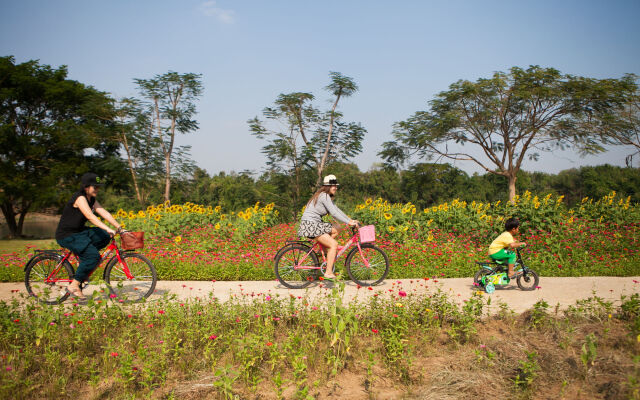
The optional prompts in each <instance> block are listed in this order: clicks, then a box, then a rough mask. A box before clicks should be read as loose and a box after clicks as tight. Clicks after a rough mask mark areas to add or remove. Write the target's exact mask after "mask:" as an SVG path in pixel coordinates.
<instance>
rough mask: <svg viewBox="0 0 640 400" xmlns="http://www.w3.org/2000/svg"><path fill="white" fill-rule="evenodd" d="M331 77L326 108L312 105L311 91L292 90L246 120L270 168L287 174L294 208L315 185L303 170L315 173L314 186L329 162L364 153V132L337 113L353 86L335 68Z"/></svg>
mask: <svg viewBox="0 0 640 400" xmlns="http://www.w3.org/2000/svg"><path fill="white" fill-rule="evenodd" d="M330 76H331V83H330V84H329V85H328V86H327V87H326V89H327V90H329V91H330V92H331V94H332V95H333V96H335V97H334V101H333V106H332V108H331V110H329V111H328V112H324V113H323V112H321V111H320V110H319V109H317V108H316V107H314V106H313V104H312V101H313V100H314V96H313V94H311V93H306V92H293V93H288V94H280V95H279V96H278V98H277V99H276V101H275V104H274V106H273V107H267V108H265V109H264V110H263V112H262V113H263V116H264V117H265V121H261V120H260V119H258V117H255V118H253V119H251V120H249V121H248V124H249V129H250V130H251V133H252V134H253V135H255V136H256V137H258V138H259V139H263V140H266V141H267V144H266V145H265V146H264V147H263V148H262V151H263V153H264V154H265V155H266V156H267V166H268V167H269V169H270V170H271V171H272V172H276V173H286V174H288V175H289V176H290V177H291V178H290V182H291V187H292V190H291V192H292V197H293V203H294V204H295V206H294V208H297V207H298V206H300V201H301V198H302V192H303V190H304V189H303V188H307V187H309V188H312V187H313V181H311V182H307V181H306V180H305V178H304V177H305V176H307V173H306V171H307V170H309V169H312V170H314V171H315V175H316V178H315V181H316V186H317V185H318V184H319V182H320V180H321V178H322V174H323V171H324V170H325V169H326V167H327V165H329V164H330V163H333V162H342V161H347V160H349V159H351V158H353V157H354V156H355V155H357V154H358V153H360V152H361V151H362V139H363V137H364V134H365V133H366V130H365V129H364V128H363V127H362V126H361V125H360V124H358V123H353V122H343V121H342V117H343V116H342V114H341V113H339V112H338V111H336V109H337V107H338V103H339V101H340V99H341V98H343V97H346V96H350V95H352V94H353V93H354V92H355V91H356V90H357V86H356V85H355V83H354V82H353V80H352V79H351V78H348V77H345V76H343V75H341V74H339V73H337V72H332V73H331V74H330ZM305 192H306V191H305ZM305 197H306V196H305Z"/></svg>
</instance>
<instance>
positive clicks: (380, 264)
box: [344, 243, 389, 286]
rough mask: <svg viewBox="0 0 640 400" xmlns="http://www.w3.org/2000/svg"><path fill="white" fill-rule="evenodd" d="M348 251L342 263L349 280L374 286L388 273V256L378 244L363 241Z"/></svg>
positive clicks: (361, 284)
mask: <svg viewBox="0 0 640 400" xmlns="http://www.w3.org/2000/svg"><path fill="white" fill-rule="evenodd" d="M360 249H361V250H362V251H359V250H358V248H357V247H356V248H354V249H353V250H351V251H350V252H349V255H348V256H347V260H346V261H345V263H344V265H345V267H346V268H347V273H348V274H349V277H350V278H351V280H353V281H354V282H355V283H357V284H358V285H360V286H375V285H377V284H379V283H380V282H382V281H383V280H384V278H386V277H387V274H388V273H389V257H387V254H386V253H385V252H384V251H382V249H380V248H379V247H378V246H376V245H374V244H371V243H363V244H361V245H360Z"/></svg>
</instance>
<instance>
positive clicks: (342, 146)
mask: <svg viewBox="0 0 640 400" xmlns="http://www.w3.org/2000/svg"><path fill="white" fill-rule="evenodd" d="M329 76H330V77H331V83H330V84H329V85H327V87H326V88H325V89H327V90H328V91H329V92H330V93H331V94H332V95H333V96H334V98H335V99H334V101H333V106H332V107H331V110H330V111H329V113H328V114H329V116H328V117H329V129H328V130H327V132H326V134H325V133H324V131H322V130H321V131H320V132H319V133H320V134H319V135H317V136H316V138H318V139H320V140H318V145H319V146H318V147H319V148H320V149H322V148H323V147H324V152H322V157H320V161H319V162H318V163H317V168H316V169H317V171H318V179H317V180H316V186H319V185H320V183H321V182H322V173H323V171H324V169H325V167H326V165H327V164H328V163H329V162H331V161H338V160H348V159H350V158H353V157H354V156H355V155H357V154H358V153H360V152H361V151H362V139H363V138H364V134H365V133H366V130H365V129H364V128H363V127H362V126H361V125H360V124H355V123H349V124H344V123H341V122H339V120H340V118H342V114H341V113H338V112H337V111H336V109H337V107H338V103H339V102H340V99H341V98H343V97H349V96H351V95H353V94H354V93H355V92H356V91H358V86H357V85H356V83H355V82H354V80H353V79H352V78H349V77H348V76H344V75H342V74H341V73H339V72H330V73H329ZM341 155H342V157H340V156H341Z"/></svg>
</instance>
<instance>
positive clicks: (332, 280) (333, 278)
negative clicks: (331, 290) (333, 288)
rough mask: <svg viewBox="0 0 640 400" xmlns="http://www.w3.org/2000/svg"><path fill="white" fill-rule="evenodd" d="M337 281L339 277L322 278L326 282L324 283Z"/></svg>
mask: <svg viewBox="0 0 640 400" xmlns="http://www.w3.org/2000/svg"><path fill="white" fill-rule="evenodd" d="M336 279H338V277H337V276H332V277H328V276H323V277H322V280H324V281H329V282H335V281H336Z"/></svg>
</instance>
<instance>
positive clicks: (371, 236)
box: [358, 225, 376, 243]
mask: <svg viewBox="0 0 640 400" xmlns="http://www.w3.org/2000/svg"><path fill="white" fill-rule="evenodd" d="M358 232H359V233H360V242H361V243H368V242H375V241H376V227H375V226H373V225H367V226H363V227H362V228H360V229H358Z"/></svg>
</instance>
